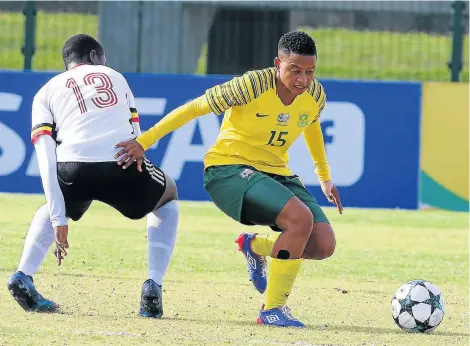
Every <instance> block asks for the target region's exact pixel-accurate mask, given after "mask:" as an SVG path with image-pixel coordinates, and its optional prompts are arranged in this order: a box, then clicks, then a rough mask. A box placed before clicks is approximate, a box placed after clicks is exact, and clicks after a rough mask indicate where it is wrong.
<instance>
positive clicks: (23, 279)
mask: <svg viewBox="0 0 470 346" xmlns="http://www.w3.org/2000/svg"><path fill="white" fill-rule="evenodd" d="M53 242H54V229H53V228H52V223H51V220H50V216H49V210H48V208H47V205H43V206H42V207H40V208H39V209H38V210H37V211H36V214H35V215H34V217H33V220H32V221H31V225H30V227H29V230H28V234H27V236H26V239H25V243H24V248H23V253H22V255H21V260H20V264H19V266H18V269H17V271H16V272H15V273H14V274H13V275H11V276H10V278H9V280H8V283H7V287H8V290H9V291H10V293H11V295H12V296H13V298H14V299H15V300H16V301H17V302H18V304H19V305H20V306H21V307H22V308H23V309H24V310H25V311H36V312H52V311H55V310H56V309H57V307H58V306H57V305H56V304H55V303H54V302H53V301H50V300H47V299H45V298H44V297H43V296H42V295H41V294H40V293H39V292H38V291H37V290H36V287H35V286H34V283H33V275H34V274H35V273H36V271H37V270H38V269H39V267H40V265H41V263H42V262H43V260H44V258H45V257H46V254H47V251H48V250H49V248H50V246H51V245H52V243H53Z"/></svg>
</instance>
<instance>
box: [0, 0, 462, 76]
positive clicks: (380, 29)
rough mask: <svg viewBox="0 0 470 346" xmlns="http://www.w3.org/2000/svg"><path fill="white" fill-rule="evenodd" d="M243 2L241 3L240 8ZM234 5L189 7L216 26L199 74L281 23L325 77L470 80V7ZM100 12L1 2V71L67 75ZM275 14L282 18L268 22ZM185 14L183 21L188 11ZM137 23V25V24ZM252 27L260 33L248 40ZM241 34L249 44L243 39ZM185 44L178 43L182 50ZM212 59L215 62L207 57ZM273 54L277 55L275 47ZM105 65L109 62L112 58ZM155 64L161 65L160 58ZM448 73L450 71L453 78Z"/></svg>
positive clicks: (78, 5) (229, 61)
mask: <svg viewBox="0 0 470 346" xmlns="http://www.w3.org/2000/svg"><path fill="white" fill-rule="evenodd" d="M241 3H244V2H239V3H238V5H240V4H241ZM233 4H234V3H232V5H231V6H230V7H227V5H226V4H225V5H224V4H223V3H221V2H217V1H215V2H214V1H213V2H211V3H210V4H209V3H206V2H201V3H199V4H195V3H194V2H193V3H190V4H189V6H198V7H199V13H202V15H201V19H206V20H209V21H211V23H212V26H211V29H210V30H209V32H208V33H207V39H206V42H205V43H204V44H203V45H202V47H201V48H200V57H199V60H198V63H197V64H196V65H197V67H196V68H195V70H194V71H193V72H194V73H201V74H204V73H206V72H211V70H212V71H213V70H214V68H213V66H211V64H214V61H217V59H214V58H212V59H211V57H213V56H216V57H219V62H220V61H222V63H223V64H224V65H226V66H227V69H226V71H227V72H228V73H230V72H232V73H238V72H239V71H236V67H235V66H232V65H233V64H235V60H237V59H238V60H243V59H245V60H246V59H247V58H249V56H253V55H257V54H259V55H261V52H260V51H259V49H258V51H256V47H253V46H252V47H247V48H246V49H242V48H240V50H241V51H242V53H243V54H241V55H240V54H238V53H237V52H235V51H234V50H233V47H237V44H236V42H234V40H235V41H237V40H238V43H239V46H240V47H242V44H243V43H244V42H248V41H250V38H252V37H251V36H253V37H254V36H256V37H261V39H262V38H263V37H264V36H263V35H267V34H268V33H269V32H272V31H271V28H272V27H273V26H276V21H279V20H280V18H282V20H283V21H285V23H284V27H287V28H288V29H290V30H292V29H302V30H305V31H307V32H308V33H310V34H311V35H312V37H314V38H315V40H316V41H317V45H318V51H319V65H318V77H320V78H342V79H379V80H422V81H449V80H451V79H453V80H457V79H459V80H461V81H468V80H469V69H468V63H469V47H468V6H466V3H465V2H460V1H455V2H442V1H438V2H436V1H411V2H402V1H399V2H397V1H373V2H363V1H355V2H344V1H334V2H329V1H317V2H301V3H300V2H292V1H291V2H264V3H263V2H253V3H249V5H248V6H247V5H246V3H244V6H245V7H244V8H243V11H244V12H243V11H242V10H240V8H239V6H238V7H234V5H233ZM118 5H119V4H117V6H118ZM456 5H457V6H456ZM103 8H104V7H102V6H100V4H99V3H98V2H69V1H49V2H48V1H39V2H16V1H15V2H13V1H12V2H0V31H1V33H2V34H1V35H0V68H2V69H17V70H19V69H24V68H26V69H28V68H30V67H31V69H33V70H54V71H60V70H62V69H63V64H62V61H61V56H60V53H61V48H62V45H63V43H64V41H65V40H66V39H67V38H68V37H70V36H71V35H73V34H76V33H88V34H90V35H92V36H95V37H99V30H103V28H102V27H100V13H99V12H100V10H102V9H103ZM201 8H202V10H201ZM214 8H215V11H214ZM230 11H232V12H230ZM272 11H277V13H282V16H278V15H272V16H266V13H271V12H272ZM182 13H183V14H182V16H181V17H182V18H183V17H184V15H185V12H182ZM227 13H229V15H227ZM137 15H141V14H137ZM204 16H206V17H205V18H204ZM223 16H225V17H223ZM26 18H28V20H26ZM221 18H224V19H223V20H221ZM260 18H265V19H264V22H263V24H262V25H261V26H260V25H259V23H258V26H256V25H254V26H253V25H252V24H253V23H255V24H256V21H259V20H260ZM266 18H268V19H266ZM269 18H272V19H269ZM138 20H139V18H136V22H138ZM269 21H271V22H269ZM228 22H230V23H228ZM286 23H287V24H286ZM121 24H122V23H121V19H120V18H115V21H114V23H111V24H110V23H109V21H107V22H106V25H108V26H109V25H112V26H113V27H112V28H111V29H112V30H114V29H116V35H115V36H116V38H115V40H113V43H112V44H114V45H117V46H119V44H120V43H119V27H120V25H121ZM229 24H230V25H229ZM145 25H146V24H145V23H143V24H142V28H140V30H145ZM250 25H252V26H250ZM248 27H250V28H251V29H249V30H255V29H253V28H258V29H256V32H252V33H251V34H250V32H249V31H248V32H247V30H248V29H247V28H248ZM259 28H265V29H264V30H263V29H261V30H259ZM108 29H109V28H108ZM244 29H245V30H244ZM243 32H244V35H248V37H245V38H244V37H242V36H240V35H242V33H243ZM237 35H238V36H237ZM271 36H272V35H271ZM251 41H252V44H254V45H256V46H257V47H261V46H262V45H260V43H259V40H258V41H256V40H251ZM181 42H183V41H181ZM181 42H174V43H173V44H175V45H181ZM186 42H187V41H186ZM142 44H152V42H142ZM105 48H106V46H105ZM120 48H121V49H123V50H124V49H126V47H120ZM230 49H232V50H230ZM263 49H264V48H263ZM183 50H184V47H183ZM208 52H209V53H210V54H212V55H209V56H208V54H209V53H208ZM273 52H274V54H275V47H273ZM224 53H225V54H224ZM158 54H161V55H160V56H161V58H162V59H163V58H168V57H164V56H163V55H164V54H169V53H167V51H166V50H165V49H162V50H161V51H159V53H158ZM269 54H271V52H269ZM235 55H236V56H235ZM28 56H32V59H28ZM108 58H109V59H110V60H111V61H112V57H108ZM151 58H152V59H159V56H152V57H151ZM183 59H184V57H183ZM270 59H271V58H270ZM271 61H272V60H271ZM29 62H31V66H29ZM196 65H195V66H196ZM459 65H461V66H462V68H461V71H460V69H459ZM449 66H450V67H453V70H454V76H453V78H451V68H450V67H449ZM256 67H257V66H256ZM123 72H126V71H123Z"/></svg>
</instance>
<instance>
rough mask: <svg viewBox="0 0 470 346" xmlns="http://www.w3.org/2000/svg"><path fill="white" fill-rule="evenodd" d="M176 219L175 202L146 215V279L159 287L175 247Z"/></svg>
mask: <svg viewBox="0 0 470 346" xmlns="http://www.w3.org/2000/svg"><path fill="white" fill-rule="evenodd" d="M178 217H179V207H178V201H176V200H173V201H171V202H168V203H167V204H165V205H164V206H163V207H161V208H159V209H154V210H153V211H152V212H151V213H150V214H148V215H147V240H148V278H149V279H152V280H153V281H155V282H156V283H157V284H158V285H160V286H161V285H162V281H163V276H164V275H165V273H166V271H167V269H168V265H169V264H170V259H171V255H172V253H173V248H174V247H175V241H176V231H177V228H178Z"/></svg>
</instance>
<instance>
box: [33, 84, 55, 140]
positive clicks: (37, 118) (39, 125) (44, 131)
mask: <svg viewBox="0 0 470 346" xmlns="http://www.w3.org/2000/svg"><path fill="white" fill-rule="evenodd" d="M31 118H32V119H31V120H32V121H31V123H32V129H31V142H32V143H33V144H34V143H35V142H36V141H37V139H38V138H39V137H41V136H42V135H48V136H52V132H53V130H54V118H53V116H52V112H51V110H50V109H49V105H48V102H47V100H46V97H45V89H44V88H42V89H41V90H39V92H38V93H37V94H36V95H35V96H34V99H33V106H32V113H31Z"/></svg>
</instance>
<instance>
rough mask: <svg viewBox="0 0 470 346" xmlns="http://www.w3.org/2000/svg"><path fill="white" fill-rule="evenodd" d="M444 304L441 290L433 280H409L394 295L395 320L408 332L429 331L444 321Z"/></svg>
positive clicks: (393, 311) (393, 309)
mask: <svg viewBox="0 0 470 346" xmlns="http://www.w3.org/2000/svg"><path fill="white" fill-rule="evenodd" d="M444 304H445V303H444V297H443V296H442V293H441V290H440V289H439V288H437V286H435V285H433V284H432V283H431V282H429V281H425V280H413V281H409V282H407V283H406V284H404V285H403V286H401V287H400V288H399V289H398V290H397V291H396V292H395V294H394V295H393V298H392V307H391V309H392V316H393V320H394V321H395V323H396V324H397V325H398V326H399V327H400V328H401V329H403V330H406V331H408V332H418V333H429V332H432V331H433V330H434V329H436V328H437V326H438V325H439V324H440V323H441V322H442V320H443V318H444V314H445V305H444Z"/></svg>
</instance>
